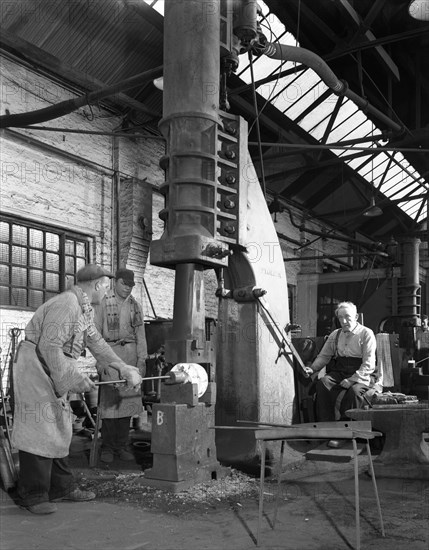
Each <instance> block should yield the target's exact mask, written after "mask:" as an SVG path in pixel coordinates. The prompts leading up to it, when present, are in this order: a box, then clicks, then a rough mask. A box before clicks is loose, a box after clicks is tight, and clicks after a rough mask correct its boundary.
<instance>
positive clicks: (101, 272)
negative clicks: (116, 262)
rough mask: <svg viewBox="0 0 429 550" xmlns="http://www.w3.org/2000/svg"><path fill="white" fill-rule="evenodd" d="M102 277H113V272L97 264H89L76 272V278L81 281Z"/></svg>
mask: <svg viewBox="0 0 429 550" xmlns="http://www.w3.org/2000/svg"><path fill="white" fill-rule="evenodd" d="M100 277H109V278H110V279H111V278H112V277H113V274H112V273H110V272H109V271H107V270H106V269H104V268H103V267H101V266H100V265H96V264H87V265H86V266H85V267H82V269H79V271H78V272H77V273H76V280H77V281H78V282H79V283H83V282H85V281H94V280H95V279H100Z"/></svg>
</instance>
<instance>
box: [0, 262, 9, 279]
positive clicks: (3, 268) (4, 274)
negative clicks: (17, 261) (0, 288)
mask: <svg viewBox="0 0 429 550" xmlns="http://www.w3.org/2000/svg"><path fill="white" fill-rule="evenodd" d="M0 281H1V282H2V283H8V282H9V267H8V266H7V265H0Z"/></svg>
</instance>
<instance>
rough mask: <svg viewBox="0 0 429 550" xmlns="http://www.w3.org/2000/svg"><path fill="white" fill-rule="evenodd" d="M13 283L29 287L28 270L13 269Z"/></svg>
mask: <svg viewBox="0 0 429 550" xmlns="http://www.w3.org/2000/svg"><path fill="white" fill-rule="evenodd" d="M12 283H13V284H14V285H16V286H27V270H26V269H23V268H21V267H12Z"/></svg>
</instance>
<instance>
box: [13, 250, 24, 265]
mask: <svg viewBox="0 0 429 550" xmlns="http://www.w3.org/2000/svg"><path fill="white" fill-rule="evenodd" d="M12 263H13V264H19V265H27V249H26V248H23V247H22V246H13V247H12Z"/></svg>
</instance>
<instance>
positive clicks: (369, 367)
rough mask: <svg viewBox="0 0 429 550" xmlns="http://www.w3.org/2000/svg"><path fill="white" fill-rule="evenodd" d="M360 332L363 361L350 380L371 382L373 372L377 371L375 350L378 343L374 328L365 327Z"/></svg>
mask: <svg viewBox="0 0 429 550" xmlns="http://www.w3.org/2000/svg"><path fill="white" fill-rule="evenodd" d="M363 328H364V330H362V332H361V333H360V335H359V337H360V346H361V350H362V363H361V366H360V367H359V368H358V370H357V371H356V372H355V373H354V374H353V375H352V376H350V378H349V380H350V382H359V383H361V384H367V385H369V384H370V380H371V374H372V373H373V372H374V371H375V361H376V356H375V352H376V349H377V343H376V339H375V335H374V333H373V332H372V330H370V329H368V328H366V327H363Z"/></svg>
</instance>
